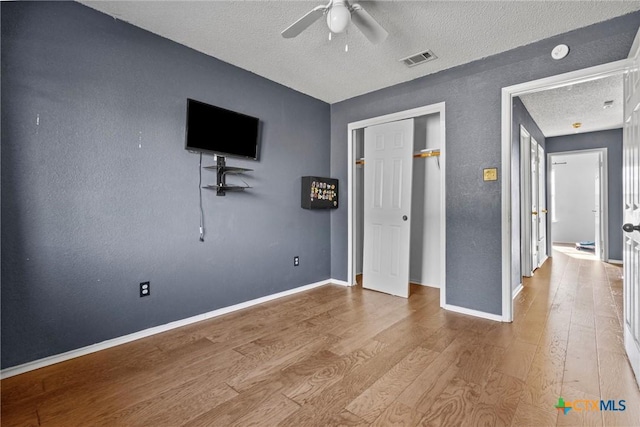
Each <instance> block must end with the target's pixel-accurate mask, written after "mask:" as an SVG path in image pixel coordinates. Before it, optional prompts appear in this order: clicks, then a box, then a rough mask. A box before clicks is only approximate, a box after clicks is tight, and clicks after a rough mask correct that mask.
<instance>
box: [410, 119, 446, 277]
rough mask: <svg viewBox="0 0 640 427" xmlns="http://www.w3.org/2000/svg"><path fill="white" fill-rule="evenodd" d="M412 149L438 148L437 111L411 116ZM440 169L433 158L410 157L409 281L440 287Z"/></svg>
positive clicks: (438, 127) (438, 123)
mask: <svg viewBox="0 0 640 427" xmlns="http://www.w3.org/2000/svg"><path fill="white" fill-rule="evenodd" d="M414 134H415V141H414V149H415V151H416V152H418V151H420V150H422V149H424V148H441V147H442V145H441V141H440V114H430V115H428V116H423V117H418V118H416V119H415V131H414ZM440 179H441V174H440V168H439V167H438V160H437V159H436V158H435V157H426V158H418V159H414V162H413V189H412V198H411V215H412V217H411V255H410V261H409V280H410V281H411V282H413V283H420V284H423V285H430V286H437V287H440V245H441V242H440Z"/></svg>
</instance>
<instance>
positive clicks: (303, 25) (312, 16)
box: [281, 6, 327, 39]
mask: <svg viewBox="0 0 640 427" xmlns="http://www.w3.org/2000/svg"><path fill="white" fill-rule="evenodd" d="M326 10H327V7H326V6H316V7H314V8H313V10H311V11H310V12H308V13H307V14H306V15H304V16H303V17H302V18H300V19H298V20H297V21H296V22H294V23H293V24H291V25H289V27H287V29H285V30H284V31H283V32H282V33H281V34H282V37H284V38H285V39H290V38H293V37H295V36H297V35H298V34H300V33H301V32H303V31H304V30H306V29H307V28H308V27H309V26H310V25H311V24H313V23H314V22H316V21H317V20H318V19H319V18H320V17H321V16H322V15H324V12H325V11H326Z"/></svg>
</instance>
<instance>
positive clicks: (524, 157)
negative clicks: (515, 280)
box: [519, 125, 533, 277]
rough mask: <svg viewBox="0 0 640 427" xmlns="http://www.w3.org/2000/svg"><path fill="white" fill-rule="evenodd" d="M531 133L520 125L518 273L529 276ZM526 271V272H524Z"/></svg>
mask: <svg viewBox="0 0 640 427" xmlns="http://www.w3.org/2000/svg"><path fill="white" fill-rule="evenodd" d="M531 139H532V138H531V133H529V131H528V130H527V128H525V127H524V126H523V125H520V138H519V140H520V275H521V276H522V277H531V276H532V275H533V265H532V263H531V258H532V255H531V214H530V212H531V183H530V182H529V181H530V180H531V158H530V156H531ZM525 273H527V274H525Z"/></svg>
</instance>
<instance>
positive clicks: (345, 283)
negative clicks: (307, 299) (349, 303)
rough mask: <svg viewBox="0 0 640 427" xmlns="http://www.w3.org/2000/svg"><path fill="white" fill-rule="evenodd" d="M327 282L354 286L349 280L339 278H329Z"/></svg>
mask: <svg viewBox="0 0 640 427" xmlns="http://www.w3.org/2000/svg"><path fill="white" fill-rule="evenodd" d="M327 283H333V284H334V285H340V286H353V285H352V284H351V283H349V282H346V281H344V280H338V279H329V280H327Z"/></svg>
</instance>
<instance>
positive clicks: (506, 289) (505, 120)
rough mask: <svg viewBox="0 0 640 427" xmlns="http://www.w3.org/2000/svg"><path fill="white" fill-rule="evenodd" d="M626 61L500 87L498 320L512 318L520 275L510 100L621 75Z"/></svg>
mask: <svg viewBox="0 0 640 427" xmlns="http://www.w3.org/2000/svg"><path fill="white" fill-rule="evenodd" d="M628 65H629V62H628V61H627V60H621V61H616V62H612V63H608V64H603V65H599V66H595V67H590V68H587V69H583V70H577V71H573V72H570V73H566V74H561V75H557V76H552V77H547V78H544V79H540V80H535V81H531V82H526V83H522V84H518V85H515V86H509V87H505V88H503V89H502V168H503V175H504V176H508V177H511V179H504V180H502V320H503V321H505V322H511V321H512V320H513V299H512V286H513V287H514V288H515V287H517V286H518V284H517V282H516V280H517V281H519V280H520V277H521V276H520V272H519V271H517V270H515V268H517V267H518V266H520V262H518V261H516V262H515V264H514V262H513V261H514V257H515V256H519V254H520V250H519V245H520V241H519V240H520V239H519V237H517V236H519V234H520V233H519V224H518V223H517V222H515V223H514V221H512V212H517V209H519V203H520V201H519V197H518V192H515V193H512V182H518V177H517V176H516V177H514V176H513V171H514V170H517V163H516V166H514V164H513V163H512V162H519V161H520V155H519V154H518V153H517V152H516V153H515V155H514V151H515V150H514V147H513V145H512V139H511V137H512V120H513V116H512V103H513V100H514V98H516V97H519V96H522V95H526V94H533V93H537V92H543V91H548V90H552V89H558V88H566V87H570V86H573V85H577V84H580V83H586V82H591V81H596V80H599V79H603V78H606V77H611V76H621V75H623V74H624V73H625V72H626V71H627V69H628ZM547 169H548V168H547ZM516 218H518V217H516ZM514 283H515V285H514Z"/></svg>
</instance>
